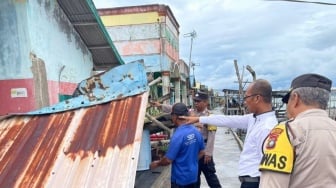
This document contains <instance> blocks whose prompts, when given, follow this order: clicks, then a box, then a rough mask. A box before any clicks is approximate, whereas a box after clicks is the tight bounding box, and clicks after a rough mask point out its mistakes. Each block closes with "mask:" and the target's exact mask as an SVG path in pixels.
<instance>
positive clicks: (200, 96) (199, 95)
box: [193, 91, 209, 101]
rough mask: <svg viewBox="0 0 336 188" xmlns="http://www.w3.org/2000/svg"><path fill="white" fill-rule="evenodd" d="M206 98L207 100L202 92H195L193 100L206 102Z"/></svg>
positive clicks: (206, 95) (206, 96) (205, 94)
mask: <svg viewBox="0 0 336 188" xmlns="http://www.w3.org/2000/svg"><path fill="white" fill-rule="evenodd" d="M208 98H209V96H208V94H207V93H205V92H202V91H199V92H197V93H196V94H195V96H194V97H193V99H194V100H197V101H206V100H208Z"/></svg>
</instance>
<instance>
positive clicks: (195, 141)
mask: <svg viewBox="0 0 336 188" xmlns="http://www.w3.org/2000/svg"><path fill="white" fill-rule="evenodd" d="M179 116H188V108H187V106H186V105H185V104H183V103H176V104H174V105H173V108H172V112H171V118H172V122H173V123H174V125H175V126H176V130H175V132H174V134H173V136H172V137H171V139H170V144H169V148H168V151H167V153H166V155H165V156H164V157H163V158H162V159H161V160H158V161H154V162H152V163H151V165H150V168H151V169H154V168H156V167H158V166H166V165H169V164H172V172H171V188H196V187H197V176H198V159H199V158H200V157H201V156H202V155H204V151H203V150H204V142H203V137H202V135H201V133H200V132H199V131H198V130H197V129H196V128H195V127H194V126H190V125H189V124H186V120H184V119H180V118H179Z"/></svg>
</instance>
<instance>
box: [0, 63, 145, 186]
mask: <svg viewBox="0 0 336 188" xmlns="http://www.w3.org/2000/svg"><path fill="white" fill-rule="evenodd" d="M129 66H135V67H138V68H137V69H132V68H131V69H130V70H133V71H134V70H137V71H138V74H140V75H142V76H143V75H145V74H144V73H145V70H144V67H143V68H142V69H140V67H141V66H140V64H137V63H131V64H127V65H123V66H119V67H125V68H124V69H120V68H119V67H117V68H116V69H117V70H118V71H124V72H125V73H124V74H121V75H129V74H136V73H134V72H130V70H129V68H130V67H129ZM111 71H113V70H111ZM105 75H110V76H111V75H113V74H109V73H105ZM106 78H108V77H106ZM110 78H111V77H110ZM88 80H90V79H88ZM102 80H104V82H103V85H105V86H108V87H111V88H115V87H116V86H120V90H121V91H128V90H125V89H123V88H132V86H131V85H136V84H137V80H135V79H123V80H120V82H121V83H122V84H120V83H117V85H114V83H115V82H113V81H112V80H113V79H110V82H108V81H107V80H105V79H102ZM107 83H110V84H109V85H107ZM133 90H136V91H137V92H134V93H132V94H131V95H126V94H125V95H124V97H120V98H112V97H111V95H105V96H106V97H105V99H109V100H107V101H104V102H99V100H100V98H93V99H91V102H92V104H91V105H87V104H83V106H82V107H80V106H77V107H76V108H69V109H66V108H65V109H63V110H57V113H51V112H50V111H49V112H48V111H42V112H43V113H44V114H40V115H37V114H36V113H32V114H33V115H28V114H25V115H12V116H9V117H5V118H3V119H0V172H1V173H0V187H57V188H59V187H106V188H107V187H108V188H110V187H121V188H123V187H125V188H129V187H134V182H135V177H136V169H137V162H138V155H139V150H140V142H141V134H142V130H143V124H144V117H145V112H146V106H147V100H148V87H147V90H145V91H144V90H143V88H133ZM95 91H96V90H94V89H93V90H92V92H89V93H91V94H92V95H87V93H84V94H83V96H84V97H87V98H89V96H96V95H95ZM97 91H99V92H100V90H97ZM104 91H107V90H104ZM101 94H102V93H99V96H101ZM83 96H81V97H83ZM78 97H80V96H78ZM75 99H76V98H75ZM75 99H74V100H69V101H68V103H70V104H69V105H70V106H72V105H71V102H74V101H76V100H75ZM57 105H59V104H57ZM57 105H56V106H57ZM37 113H40V111H37Z"/></svg>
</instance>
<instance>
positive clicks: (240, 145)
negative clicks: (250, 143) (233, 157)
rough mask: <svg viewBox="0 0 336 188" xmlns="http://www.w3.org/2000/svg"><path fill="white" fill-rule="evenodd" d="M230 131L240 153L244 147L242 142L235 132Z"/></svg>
mask: <svg viewBox="0 0 336 188" xmlns="http://www.w3.org/2000/svg"><path fill="white" fill-rule="evenodd" d="M230 131H231V133H232V134H233V136H234V137H235V139H236V141H237V143H238V146H239V149H240V151H242V150H243V146H244V143H243V141H241V139H240V138H239V136H238V135H237V133H236V132H234V131H233V130H232V129H230Z"/></svg>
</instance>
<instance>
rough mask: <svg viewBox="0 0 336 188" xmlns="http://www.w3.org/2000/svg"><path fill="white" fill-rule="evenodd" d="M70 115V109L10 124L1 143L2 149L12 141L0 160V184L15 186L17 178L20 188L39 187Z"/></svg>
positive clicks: (47, 171) (60, 140)
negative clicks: (62, 112)
mask: <svg viewBox="0 0 336 188" xmlns="http://www.w3.org/2000/svg"><path fill="white" fill-rule="evenodd" d="M72 116H73V112H66V113H64V114H62V117H59V115H56V114H54V115H44V116H35V117H33V118H32V119H31V120H30V121H28V122H27V124H25V125H23V124H22V123H21V124H17V125H15V126H14V127H12V128H11V130H10V131H9V132H8V134H6V138H4V139H2V141H3V142H1V143H0V147H1V148H3V144H6V142H8V140H13V141H14V140H15V142H13V144H12V145H11V146H10V148H9V149H8V150H7V151H6V153H5V155H4V156H3V157H2V159H1V164H0V166H1V169H0V171H1V176H0V187H14V186H15V185H16V182H17V180H18V179H21V181H20V186H22V187H42V186H43V181H42V180H43V179H44V178H46V176H48V174H49V170H50V169H51V168H50V167H51V166H52V165H53V163H54V161H55V158H56V156H57V155H56V154H57V152H58V149H59V145H60V144H61V142H62V139H63V138H64V135H65V133H66V131H67V127H68V126H67V125H68V124H69V123H70V122H71V119H72Z"/></svg>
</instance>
